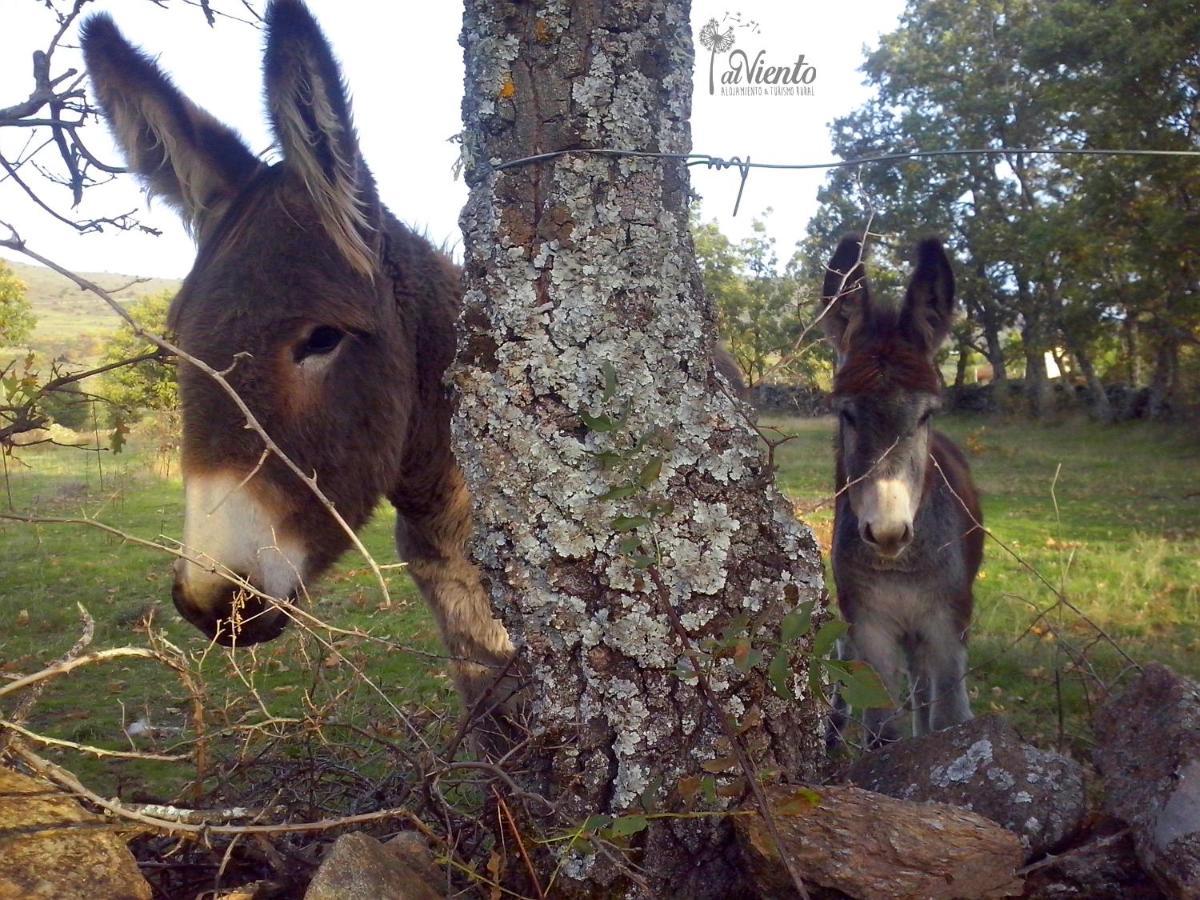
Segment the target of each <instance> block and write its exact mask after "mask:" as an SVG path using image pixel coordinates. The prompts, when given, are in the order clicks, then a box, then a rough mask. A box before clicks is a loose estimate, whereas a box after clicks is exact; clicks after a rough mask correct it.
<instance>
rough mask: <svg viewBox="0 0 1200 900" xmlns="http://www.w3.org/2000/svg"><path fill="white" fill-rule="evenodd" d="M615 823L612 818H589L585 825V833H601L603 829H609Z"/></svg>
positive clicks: (601, 816)
mask: <svg viewBox="0 0 1200 900" xmlns="http://www.w3.org/2000/svg"><path fill="white" fill-rule="evenodd" d="M612 823H613V817H612V816H603V815H600V816H588V820H587V821H586V822H584V823H583V830H584V831H599V830H600V829H601V828H607V827H608V826H609V825H611V824H612Z"/></svg>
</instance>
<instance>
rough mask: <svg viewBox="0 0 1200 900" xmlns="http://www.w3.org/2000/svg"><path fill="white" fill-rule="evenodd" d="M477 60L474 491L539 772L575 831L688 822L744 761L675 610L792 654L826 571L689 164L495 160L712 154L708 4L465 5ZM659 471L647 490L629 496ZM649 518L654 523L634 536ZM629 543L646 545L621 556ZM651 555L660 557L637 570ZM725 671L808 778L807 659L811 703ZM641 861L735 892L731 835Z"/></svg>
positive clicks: (639, 839)
mask: <svg viewBox="0 0 1200 900" xmlns="http://www.w3.org/2000/svg"><path fill="white" fill-rule="evenodd" d="M463 46H464V49H465V55H466V71H467V85H466V97H465V99H464V103H463V114H464V121H465V132H464V158H465V163H466V176H467V180H468V184H469V186H470V188H471V196H470V199H469V201H468V204H467V207H466V209H465V210H464V211H463V215H462V227H463V233H464V241H465V256H466V271H465V276H464V277H465V287H466V297H465V301H466V306H465V309H464V314H463V319H462V323H461V329H462V333H461V334H460V337H459V355H458V360H457V362H456V364H455V366H454V368H453V370H452V379H453V382H454V384H455V386H456V387H457V390H458V392H459V400H458V409H457V413H456V417H455V421H454V436H455V451H456V453H457V455H458V459H459V461H460V463H461V464H462V466H463V468H464V470H465V472H466V475H467V479H468V482H469V485H470V488H471V490H472V491H473V493H474V495H475V503H476V515H477V524H476V540H475V544H474V554H475V557H476V559H477V561H478V563H479V564H480V565H481V567H482V569H483V571H484V574H485V575H486V577H487V579H488V580H489V582H490V590H491V594H492V599H493V603H494V605H495V608H496V610H497V611H498V613H499V615H500V616H501V617H502V619H503V620H504V622H505V624H506V625H507V627H508V628H509V630H510V632H511V634H512V637H513V640H514V641H515V642H516V644H517V645H518V647H519V648H520V656H521V664H522V667H523V669H524V671H525V672H526V673H527V674H529V675H530V676H531V678H530V688H529V691H530V696H529V700H530V703H529V707H528V708H529V710H530V716H531V721H530V723H529V724H530V727H531V731H532V747H531V754H532V758H531V760H530V761H529V763H528V765H527V766H526V767H525V768H524V769H523V770H522V772H521V774H520V775H519V776H518V778H519V779H520V780H521V781H522V784H523V786H524V787H526V788H528V789H530V790H532V791H536V792H537V793H540V794H542V795H544V796H546V797H549V798H552V799H553V800H555V802H557V803H558V818H557V820H556V821H555V823H554V827H556V828H562V827H563V826H564V824H566V825H568V826H569V825H570V824H571V823H574V824H576V825H578V824H579V823H582V822H584V821H585V820H586V819H587V817H588V816H590V815H592V814H596V813H621V812H624V811H627V810H630V809H631V808H635V809H640V808H641V804H646V805H647V806H648V807H649V808H652V809H659V810H661V809H677V808H679V807H680V805H681V803H682V801H681V800H680V791H679V790H678V789H679V787H680V781H681V779H683V778H685V777H689V776H691V777H695V776H703V775H704V774H705V771H704V770H703V769H702V768H701V764H702V763H704V762H705V761H706V760H708V761H711V760H713V759H717V758H727V757H729V756H730V750H731V748H730V746H729V745H728V742H727V741H726V739H725V737H724V736H723V735H722V729H721V727H720V724H719V722H718V720H717V718H716V717H715V716H714V715H713V713H712V711H711V709H710V708H709V707H708V706H707V705H706V702H705V700H704V697H703V695H702V692H701V690H700V689H699V687H698V684H697V681H696V678H695V676H694V675H688V674H687V673H688V672H689V671H691V668H690V667H691V665H692V663H691V662H690V661H689V657H688V656H687V655H686V654H685V649H684V647H683V645H682V641H681V639H680V637H679V635H678V634H677V633H676V630H675V629H674V627H673V622H672V618H671V616H669V615H668V613H667V608H666V604H667V603H669V604H670V605H671V607H673V608H674V610H676V611H677V614H678V619H679V621H680V623H681V624H682V626H683V627H684V628H685V629H686V631H687V633H688V635H689V640H688V642H689V643H696V644H699V643H700V642H701V641H703V640H704V639H706V638H710V637H713V636H719V635H721V634H722V632H723V631H724V629H725V628H726V627H727V626H728V625H729V624H730V622H731V621H732V620H734V619H735V618H736V617H738V616H745V617H747V618H748V620H749V621H750V624H749V626H743V627H742V628H741V630H742V631H743V632H744V634H745V636H746V637H752V638H754V640H755V646H756V647H761V648H763V649H764V651H765V653H766V657H767V658H770V657H771V656H772V655H774V653H775V652H776V651H775V649H774V647H775V646H776V644H775V642H777V637H778V626H779V620H780V618H781V617H782V616H783V615H784V614H785V613H786V612H788V611H790V610H791V609H793V608H794V607H795V606H796V605H797V604H798V603H800V602H803V601H805V600H814V601H816V604H817V613H818V615H820V614H821V612H822V611H823V608H822V601H821V599H820V598H821V595H822V580H821V569H820V561H819V552H818V549H817V547H816V544H815V543H814V541H813V539H812V536H811V533H810V532H809V531H808V529H807V528H805V527H803V526H801V525H799V524H797V522H796V521H795V519H794V518H793V515H792V512H791V509H790V506H789V504H788V503H787V502H786V501H785V500H784V498H783V497H782V496H781V495H780V494H779V492H778V491H777V490H776V488H775V485H774V481H773V478H772V476H771V474H770V473H769V472H768V471H767V470H766V468H765V460H764V457H763V454H762V452H761V451H760V449H759V447H758V445H757V443H756V440H755V437H754V435H753V434H752V432H751V431H750V430H749V429H748V427H747V425H746V424H745V420H744V418H743V416H742V413H741V410H739V409H738V408H737V406H736V405H735V403H734V401H732V400H731V399H730V398H729V397H728V396H727V395H726V394H725V393H724V392H722V391H721V390H719V385H718V381H717V377H716V375H715V373H714V366H713V362H712V354H713V351H714V347H715V340H714V312H713V308H712V306H711V304H710V303H709V301H708V300H707V299H706V298H705V296H704V293H703V289H702V286H701V281H700V278H699V273H698V270H697V268H696V265H695V260H694V255H693V248H692V243H691V237H690V234H689V231H688V200H689V190H690V189H689V181H688V174H687V169H686V167H685V166H683V165H682V164H680V163H678V162H666V161H660V160H654V159H631V158H622V159H613V158H602V157H597V156H583V155H579V156H568V157H561V158H558V159H555V160H552V161H546V162H543V163H540V164H536V165H528V166H524V167H520V168H514V169H508V170H503V171H497V170H496V168H495V165H496V164H499V163H501V162H502V161H507V160H512V159H515V158H518V157H524V156H527V155H530V154H535V153H540V152H546V151H553V150H558V149H561V148H571V147H622V148H637V149H645V150H656V151H664V152H671V153H686V152H688V150H689V148H690V130H689V114H690V101H691V90H692V67H693V56H692V52H693V51H692V40H691V33H690V26H689V21H688V7H687V4H686V3H684V2H680V0H654V2H642V0H620V2H599V0H596V2H570V3H567V2H558V3H530V4H510V3H501V2H484V0H468V3H467V5H466V19H465V25H464V31H463ZM606 370H607V371H608V372H609V373H610V374H609V376H608V378H607V381H608V382H609V384H610V390H609V391H607V392H606V390H605V387H606V375H605V373H606ZM613 375H615V378H613V377H612V376H613ZM606 393H610V394H611V396H607V397H606ZM589 416H590V417H601V416H605V417H607V421H608V422H609V424H610V425H611V427H606V426H605V425H604V424H600V425H599V427H597V421H596V419H591V420H589V419H587V418H586V417H589ZM589 422H590V424H589ZM639 442H641V444H640V446H639ZM604 454H608V455H607V456H605V455H604ZM617 457H622V458H623V459H624V460H625V462H624V463H622V462H620V461H618V460H617ZM605 460H608V461H609V462H610V463H613V462H615V463H616V465H615V468H614V467H611V466H610V468H608V469H605V468H604V466H603V465H602V463H603V462H604V461H605ZM622 466H624V467H625V468H626V469H628V470H629V472H632V476H631V475H630V474H628V473H624V474H623V473H622V471H621V470H622ZM659 466H661V468H660V469H659V468H657V467H659ZM639 475H640V476H642V478H643V480H644V482H645V483H646V485H648V486H646V487H644V488H638V489H637V490H636V491H635V492H634V493H633V494H632V495H630V496H617V497H613V498H610V499H604V497H603V495H605V494H606V493H607V492H609V491H610V489H612V488H614V487H616V488H619V487H620V486H621V485H624V484H628V483H629V482H630V479H631V477H632V478H633V479H634V480H636V478H637V476H639ZM618 493H620V492H618ZM667 504H669V505H667ZM618 516H627V517H631V518H630V519H627V520H617V517H618ZM637 516H647V517H649V518H652V519H653V521H652V522H649V523H643V524H641V525H637V526H636V527H634V526H632V525H630V522H638V521H640V520H638V519H636V518H633V517H637ZM618 521H620V522H621V523H622V524H621V525H618V524H617V522H618ZM626 526H628V528H627V530H621V529H622V528H623V527H626ZM630 537H637V538H638V539H639V540H640V541H641V545H642V546H641V549H640V550H632V549H629V546H628V545H627V547H626V549H622V546H621V545H622V542H623V541H624V540H625V539H627V538H630ZM639 554H644V555H648V556H651V557H653V556H655V555H656V554H657V555H659V556H660V559H661V565H652V566H651V567H650V569H643V568H639V567H638V563H637V560H635V559H634V558H633V557H635V556H637V555H639ZM642 564H643V565H645V560H643V561H642ZM703 666H704V667H705V668H708V669H709V676H708V678H709V681H710V683H711V687H712V689H713V691H714V692H715V694H716V696H717V697H718V698H719V701H720V704H721V705H722V706H723V707H724V709H725V710H726V711H727V713H728V714H729V715H730V716H732V717H733V718H735V719H736V720H738V722H739V723H741V724H742V725H743V726H744V728H745V731H744V732H743V738H744V740H745V743H746V744H747V745H748V749H749V753H750V755H751V757H752V758H753V760H754V761H755V763H756V764H757V765H758V766H760V767H762V769H764V770H774V771H775V772H777V773H778V774H775V775H774V776H773V780H778V779H780V778H788V777H803V776H805V775H808V774H809V773H810V772H811V769H812V768H813V766H814V764H815V762H816V761H817V760H818V759H819V757H820V754H821V752H822V751H821V749H820V748H821V737H822V736H821V730H822V725H821V718H820V714H819V710H818V707H817V705H816V704H815V703H814V702H813V700H812V698H811V697H807V696H805V695H804V691H805V688H804V685H805V684H806V679H805V677H804V676H805V674H806V672H805V668H804V662H803V653H802V652H798V653H796V655H795V659H794V667H795V677H794V679H793V681H794V685H795V688H796V691H797V692H798V693H799V694H800V695H801V699H800V700H798V701H796V700H791V699H788V700H785V699H783V698H781V697H779V696H777V695H776V694H775V693H774V692H773V691H772V690H771V688H770V687H769V685H768V680H767V678H766V673H765V671H764V670H763V668H762V667H761V666H759V667H756V668H754V669H752V670H751V671H749V672H742V671H741V670H740V669H739V668H738V667H737V666H736V665H735V664H734V662H733V661H732V660H731V659H729V658H721V659H715V658H714V654H712V652H711V650H710V651H706V659H705V661H704V662H703ZM681 672H682V676H681ZM760 714H761V715H760ZM711 768H712V764H711V763H710V770H711ZM736 775H737V773H736V772H729V773H727V774H718V777H717V781H718V783H719V784H722V785H726V786H730V785H731V784H732V783H733V782H735V776H736ZM684 793H685V794H687V793H688V792H686V791H685V792H684ZM733 793H735V791H734V790H732V789H731V790H729V791H724V792H723V794H733ZM733 802H736V798H735V797H732V796H731V797H730V798H729V799H718V800H716V801H714V802H712V803H711V804H710V808H719V807H720V806H721V805H722V804H730V803H733ZM531 811H532V812H534V813H537V812H538V807H537V806H536V805H535V806H533V807H531ZM541 825H542V827H544V828H549V827H550V825H551V823H550V822H544V823H541ZM633 843H634V844H635V846H640V847H641V850H642V852H641V853H640V854H638V853H635V854H634V855H633V857H632V859H633V860H634V861H635V862H637V864H638V865H640V866H641V867H642V869H643V871H644V873H645V879H646V882H647V885H648V886H649V887H650V888H651V889H652V890H653V891H655V892H658V893H660V895H663V896H667V895H687V896H694V897H703V896H717V895H721V894H722V893H723V892H725V891H728V890H732V889H733V887H734V885H733V881H732V879H734V878H735V877H736V875H735V869H736V866H732V865H730V864H729V860H730V858H731V852H732V855H733V856H734V857H735V856H736V849H735V848H734V847H733V842H732V829H731V828H730V826H729V824H728V821H726V820H723V819H721V818H719V817H718V818H716V819H692V820H668V821H662V820H659V821H656V822H655V823H653V824H652V825H651V827H650V828H649V829H648V830H646V831H644V832H641V833H639V834H637V835H636V836H635V837H634V839H633ZM564 845H565V842H563V843H560V844H557V845H555V846H556V847H561V848H563V849H562V850H559V851H556V852H559V853H561V854H562V855H561V857H560V858H559V859H558V860H552V862H553V863H558V862H561V864H562V868H561V870H560V871H559V873H558V875H557V878H556V881H555V890H556V891H559V890H561V891H563V892H564V893H571V892H574V893H578V894H595V893H597V892H600V891H602V890H603V891H607V892H620V891H623V890H624V889H625V888H626V887H627V886H628V882H626V881H624V880H623V879H624V878H625V876H624V875H622V874H621V873H620V872H619V871H618V869H617V868H616V867H615V866H614V864H613V862H612V860H611V859H610V858H606V857H605V855H603V854H595V853H588V854H583V853H580V852H578V851H574V850H569V849H566V848H565V846H564Z"/></svg>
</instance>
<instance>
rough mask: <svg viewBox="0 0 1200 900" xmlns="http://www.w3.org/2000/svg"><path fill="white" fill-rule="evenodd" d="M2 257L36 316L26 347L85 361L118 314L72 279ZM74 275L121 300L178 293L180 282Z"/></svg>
mask: <svg viewBox="0 0 1200 900" xmlns="http://www.w3.org/2000/svg"><path fill="white" fill-rule="evenodd" d="M3 261H4V262H5V263H7V264H8V266H9V267H10V268H12V270H13V272H15V273H16V275H17V277H18V278H20V279H21V280H22V281H23V282H25V285H26V287H27V289H28V291H27V296H28V297H29V302H30V303H31V304H32V305H33V313H34V315H35V316H37V327H36V328H35V329H34V332H33V336H32V338H30V340H29V344H30V349H33V350H37V351H39V352H40V353H44V354H46V355H48V356H53V357H58V356H63V355H66V356H68V357H70V358H71V359H72V360H74V361H83V360H87V359H90V358H92V357H94V356H95V355H96V354H97V353H98V352H99V348H100V345H101V343H102V342H103V339H104V338H105V337H106V336H107V335H108V334H109V333H111V332H112V331H113V330H114V329H116V327H117V326H118V325H119V324H120V319H119V318H118V317H117V314H116V313H115V312H113V311H112V310H111V309H109V308H108V306H107V305H106V304H105V303H104V301H103V300H101V299H100V298H99V297H97V296H96V295H95V294H92V293H91V292H89V291H84V290H80V288H79V287H78V286H77V285H76V284H75V283H74V282H73V281H69V280H68V279H66V278H64V277H63V276H62V275H59V274H58V273H57V272H55V271H53V270H52V269H46V268H43V267H42V266H35V265H30V264H28V263H23V262H16V261H14V260H11V259H5V260H3ZM78 274H79V275H81V276H82V277H84V278H86V279H88V280H89V281H93V282H95V283H96V284H97V285H99V286H100V287H102V288H104V289H105V290H107V291H111V292H112V293H113V296H114V297H115V298H116V299H117V300H118V301H120V302H121V303H123V304H124V303H130V302H132V301H134V300H136V299H138V298H139V297H143V296H146V295H147V294H157V293H158V292H160V291H164V290H170V291H177V290H179V286H180V284H182V282H180V281H178V280H176V279H171V278H149V279H145V280H141V279H139V278H138V276H136V275H120V274H115V273H113V272H80V273H78ZM118 288H119V289H120V290H117V289H118Z"/></svg>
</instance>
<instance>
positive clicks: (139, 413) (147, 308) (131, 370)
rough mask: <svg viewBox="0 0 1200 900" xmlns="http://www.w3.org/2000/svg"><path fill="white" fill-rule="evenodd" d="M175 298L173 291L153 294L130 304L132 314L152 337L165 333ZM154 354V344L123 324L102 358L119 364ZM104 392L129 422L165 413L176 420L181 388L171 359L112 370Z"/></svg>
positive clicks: (150, 359)
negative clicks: (169, 310) (170, 308)
mask: <svg viewBox="0 0 1200 900" xmlns="http://www.w3.org/2000/svg"><path fill="white" fill-rule="evenodd" d="M173 297H174V292H172V291H160V292H158V293H157V294H150V295H149V296H147V297H143V298H141V299H140V300H136V301H134V302H133V303H131V304H129V306H128V310H129V314H130V315H131V316H133V318H134V320H135V321H136V322H137V323H138V324H139V325H140V326H141V327H142V328H144V329H146V330H147V331H149V332H150V333H151V334H166V332H167V310H168V308H169V307H170V305H171V300H172V298H173ZM154 352H155V347H154V345H153V344H151V343H150V342H149V341H147V340H146V339H145V338H142V337H139V336H138V335H136V334H134V332H133V329H132V328H131V327H130V326H129V325H128V323H124V322H123V323H122V324H121V327H120V328H119V329H118V330H117V331H116V333H115V334H113V336H112V337H111V338H109V340H108V343H107V345H106V346H105V348H104V356H103V359H104V362H106V363H117V362H120V361H121V360H126V359H133V358H136V357H144V356H146V355H147V354H152V353H154ZM102 393H103V395H104V398H105V399H106V400H107V401H108V402H109V403H111V404H112V405H113V406H114V407H116V408H117V409H119V410H120V412H121V415H122V416H123V417H125V418H127V419H129V420H130V421H137V420H138V419H140V418H142V417H143V416H144V415H145V414H146V413H149V412H161V413H165V414H166V416H167V418H168V420H169V421H171V422H176V421H177V418H178V417H177V415H176V414H177V412H178V409H179V386H178V384H177V383H176V380H175V364H174V362H173V361H172V360H164V359H161V358H160V357H158V356H154V357H152V358H149V359H145V360H143V361H142V362H140V363H138V364H136V365H132V366H123V367H120V368H116V369H113V370H112V371H110V372H107V373H105V375H104V381H103V387H102Z"/></svg>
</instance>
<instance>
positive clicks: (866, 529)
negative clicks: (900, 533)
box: [862, 522, 879, 544]
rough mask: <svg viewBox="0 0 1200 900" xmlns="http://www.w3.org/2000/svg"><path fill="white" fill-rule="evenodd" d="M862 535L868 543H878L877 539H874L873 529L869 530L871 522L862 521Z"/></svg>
mask: <svg viewBox="0 0 1200 900" xmlns="http://www.w3.org/2000/svg"><path fill="white" fill-rule="evenodd" d="M862 536H863V540H864V541H866V542H867V543H868V544H877V543H879V542H878V541H877V540H875V533H874V532H873V531H871V523H870V522H864V523H863V533H862Z"/></svg>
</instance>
